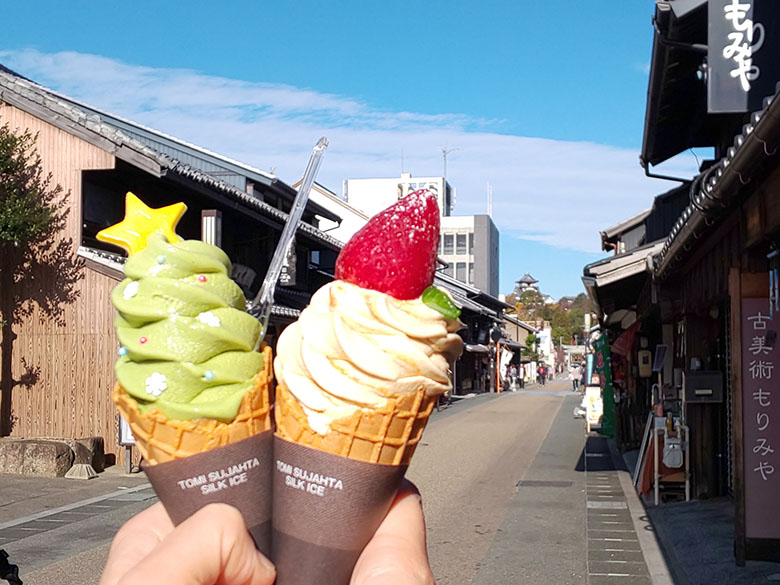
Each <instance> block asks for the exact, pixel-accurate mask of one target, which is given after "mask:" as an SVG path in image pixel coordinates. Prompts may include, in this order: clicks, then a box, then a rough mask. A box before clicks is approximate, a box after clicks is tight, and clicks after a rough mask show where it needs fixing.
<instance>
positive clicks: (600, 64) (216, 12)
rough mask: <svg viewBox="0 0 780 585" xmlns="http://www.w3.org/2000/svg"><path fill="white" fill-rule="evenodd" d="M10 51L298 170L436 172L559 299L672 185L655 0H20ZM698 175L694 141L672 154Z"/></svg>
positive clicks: (285, 172) (140, 118)
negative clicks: (605, 235)
mask: <svg viewBox="0 0 780 585" xmlns="http://www.w3.org/2000/svg"><path fill="white" fill-rule="evenodd" d="M7 4H8V5H6V6H4V7H3V21H4V22H6V23H11V26H3V36H2V38H0V63H2V64H4V65H6V66H7V67H10V68H12V69H14V70H16V71H17V72H19V73H21V74H22V75H25V76H27V77H29V78H31V79H33V80H35V81H38V82H39V83H42V84H43V85H46V86H48V87H51V88H53V89H56V90H58V91H61V92H63V93H65V94H67V95H70V96H72V97H75V98H77V99H81V100H83V101H85V102H87V103H89V104H91V105H94V106H96V107H99V108H103V109H106V110H109V111H111V112H113V113H116V114H119V115H122V116H125V117H127V118H129V119H131V120H134V121H136V122H140V123H142V124H145V125H147V126H150V127H152V128H155V129H157V130H161V131H163V132H166V133H168V134H171V135H173V136H176V137H178V138H182V139H184V140H187V141H189V142H192V143H195V144H198V145H200V146H203V147H205V148H208V149H210V150H213V151H216V152H218V153H220V154H224V155H227V156H230V157H232V158H235V159H237V160H239V161H241V162H244V163H247V164H250V165H252V166H255V167H257V168H260V169H263V170H272V169H273V170H274V172H275V173H276V174H277V175H278V176H279V177H281V178H282V179H283V180H286V181H288V182H290V183H293V182H295V181H296V180H297V179H298V178H299V176H300V173H301V172H302V170H303V167H304V166H305V164H306V160H307V158H308V154H309V152H310V150H311V147H312V146H313V144H314V143H315V142H316V140H317V139H318V138H319V137H320V136H322V135H324V136H327V137H328V138H329V140H330V144H331V146H330V148H329V150H328V153H327V154H326V158H325V159H324V162H323V165H322V168H321V170H320V175H319V177H318V181H319V182H320V183H322V184H324V185H326V186H327V187H329V188H330V189H332V190H333V191H336V192H340V191H341V184H342V181H343V180H344V179H347V178H363V177H392V176H398V175H399V173H400V172H401V169H402V164H403V169H404V170H406V171H407V172H411V173H412V174H413V175H414V176H431V175H436V174H441V171H442V153H441V148H442V147H445V146H446V147H449V148H457V149H458V150H454V151H453V152H451V153H450V154H449V156H448V158H447V178H448V181H449V182H450V183H451V184H452V185H453V186H454V187H455V188H456V190H457V203H456V207H455V213H456V214H461V215H469V214H473V213H485V212H486V210H487V195H486V193H487V184H488V183H490V185H491V186H492V190H493V220H494V221H495V223H496V224H497V226H498V228H499V230H500V231H501V249H500V253H501V261H500V269H501V276H500V290H501V292H502V293H509V292H511V290H512V287H513V285H514V281H515V280H516V279H518V278H519V277H520V276H522V275H523V274H524V273H525V272H530V273H531V274H532V275H533V276H534V277H536V278H537V279H538V280H539V281H540V286H541V288H542V290H543V291H544V292H547V293H549V294H551V295H553V296H554V297H556V298H558V297H561V296H563V295H569V294H577V293H578V292H581V291H582V284H581V281H580V276H581V275H582V267H583V265H585V264H586V263H588V262H592V261H595V260H597V259H599V258H601V257H603V256H604V255H605V254H604V253H603V252H600V250H599V238H598V231H599V230H600V229H604V228H606V227H608V226H610V225H613V224H615V223H617V222H619V221H620V220H622V219H624V218H626V217H628V216H630V215H633V214H634V213H637V212H639V211H641V210H642V209H645V208H647V207H649V205H650V204H651V202H652V201H651V199H652V196H653V195H655V194H659V193H662V192H664V191H666V190H668V189H669V188H671V187H673V186H675V185H676V183H669V182H665V181H659V180H652V179H648V178H646V177H645V176H644V173H643V171H642V169H641V168H640V166H639V164H638V158H637V157H638V155H639V149H640V147H641V141H642V131H643V123H644V112H645V99H646V92H647V76H648V68H649V62H650V49H651V46H652V34H653V31H652V20H651V19H652V15H653V10H654V3H653V2H652V1H650V0H630V1H628V2H622V3H620V7H619V9H615V7H612V10H604V9H603V8H604V6H602V5H601V4H599V3H594V2H583V1H581V0H547V1H546V2H528V1H523V0H519V1H518V0H514V1H482V2H467V1H460V0H450V1H448V2H441V1H428V2H425V3H422V2H407V1H405V0H400V1H394V2H376V1H373V2H372V1H365V0H363V1H360V2H358V1H352V0H348V1H341V2H338V3H325V2H312V1H308V0H303V1H297V2H273V3H272V2H267V1H257V0H253V1H235V2H230V3H214V2H200V1H190V2H187V3H186V4H184V3H172V2H169V3H166V2H154V3H153V2H148V1H145V0H141V1H135V2H111V3H109V2H87V1H80V2H54V1H48V0H47V1H39V2H28V3H23V2H14V3H7ZM659 170H660V171H662V172H666V173H669V174H675V175H678V176H691V175H692V174H693V173H694V172H695V159H694V157H693V155H692V154H690V153H687V154H684V155H680V156H679V157H677V158H676V159H673V160H672V161H670V162H668V163H665V165H664V166H663V167H662V168H661V169H659Z"/></svg>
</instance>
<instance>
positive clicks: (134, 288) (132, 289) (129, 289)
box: [122, 280, 138, 301]
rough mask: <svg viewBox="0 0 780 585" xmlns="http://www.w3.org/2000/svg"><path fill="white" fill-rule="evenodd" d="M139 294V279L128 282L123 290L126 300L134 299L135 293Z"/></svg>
mask: <svg viewBox="0 0 780 585" xmlns="http://www.w3.org/2000/svg"><path fill="white" fill-rule="evenodd" d="M137 294H138V281H137V280H134V281H133V282H131V283H130V284H128V285H127V286H126V287H125V290H124V291H122V296H123V297H124V298H125V300H126V301H127V300H129V299H132V298H133V297H134V296H135V295H137Z"/></svg>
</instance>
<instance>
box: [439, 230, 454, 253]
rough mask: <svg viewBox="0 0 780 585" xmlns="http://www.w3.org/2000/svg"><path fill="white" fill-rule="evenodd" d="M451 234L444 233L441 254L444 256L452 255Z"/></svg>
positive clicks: (452, 238)
mask: <svg viewBox="0 0 780 585" xmlns="http://www.w3.org/2000/svg"><path fill="white" fill-rule="evenodd" d="M453 240H454V237H453V234H444V250H443V251H442V254H444V255H445V256H447V255H452V253H453Z"/></svg>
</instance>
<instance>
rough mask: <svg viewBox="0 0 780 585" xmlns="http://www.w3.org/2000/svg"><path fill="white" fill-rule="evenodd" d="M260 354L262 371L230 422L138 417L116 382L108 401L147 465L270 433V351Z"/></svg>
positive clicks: (133, 403)
mask: <svg viewBox="0 0 780 585" xmlns="http://www.w3.org/2000/svg"><path fill="white" fill-rule="evenodd" d="M262 353H263V369H262V370H261V371H260V372H258V374H257V375H256V376H255V385H254V387H253V388H252V389H251V390H250V391H249V392H247V393H246V395H245V396H244V399H243V400H242V401H241V405H240V406H239V409H238V414H237V415H236V418H235V419H234V420H233V421H232V422H230V423H224V422H220V421H216V420H213V419H194V420H170V419H168V418H167V417H166V416H165V415H164V414H163V413H161V412H160V411H159V410H155V409H151V410H148V411H147V412H146V413H145V414H141V411H140V410H139V409H138V403H137V402H136V401H135V400H134V399H133V398H132V397H131V396H130V395H129V394H128V393H127V391H126V390H125V389H124V388H123V387H122V386H121V385H120V384H119V383H117V384H116V385H115V386H114V390H113V392H112V393H111V399H112V400H113V401H114V404H116V406H117V408H118V409H119V412H120V413H121V414H122V416H123V417H125V419H126V420H127V422H128V423H129V425H130V428H131V429H132V431H133V436H134V437H135V439H136V443H137V446H138V449H139V450H140V451H141V454H142V455H143V457H144V459H145V460H146V462H147V464H149V465H156V464H158V463H165V462H166V461H172V460H174V459H181V458H183V457H188V456H190V455H195V454H196V453H202V452H204V451H209V450H211V449H214V448H216V447H221V446H223V445H227V444H230V443H237V442H238V441H241V440H243V439H246V438H248V437H251V436H253V435H256V434H258V433H261V432H263V431H267V430H269V429H270V428H271V427H272V421H273V419H272V416H271V405H270V401H269V395H270V392H269V387H270V385H271V380H272V377H271V371H272V361H271V348H270V347H268V346H265V347H264V348H263V349H262Z"/></svg>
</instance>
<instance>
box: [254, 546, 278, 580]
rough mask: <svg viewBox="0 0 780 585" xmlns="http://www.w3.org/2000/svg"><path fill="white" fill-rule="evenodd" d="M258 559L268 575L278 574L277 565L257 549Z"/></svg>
mask: <svg viewBox="0 0 780 585" xmlns="http://www.w3.org/2000/svg"><path fill="white" fill-rule="evenodd" d="M257 560H258V562H259V563H260V568H261V569H262V570H263V571H265V574H266V575H268V576H271V575H275V574H276V567H275V566H274V564H273V563H272V562H271V561H270V560H269V559H268V557H266V556H265V555H264V554H263V553H261V552H260V551H257Z"/></svg>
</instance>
